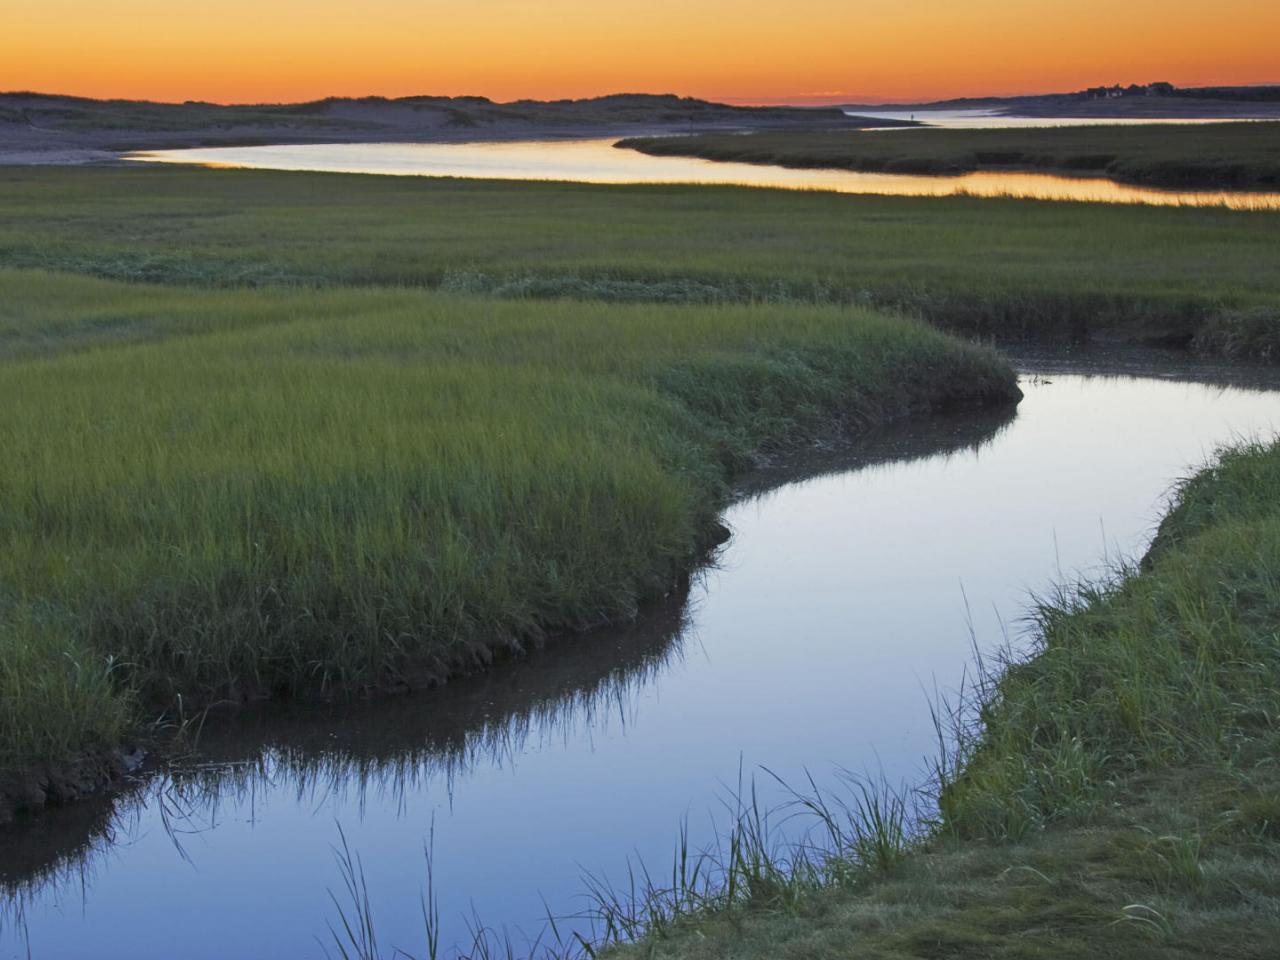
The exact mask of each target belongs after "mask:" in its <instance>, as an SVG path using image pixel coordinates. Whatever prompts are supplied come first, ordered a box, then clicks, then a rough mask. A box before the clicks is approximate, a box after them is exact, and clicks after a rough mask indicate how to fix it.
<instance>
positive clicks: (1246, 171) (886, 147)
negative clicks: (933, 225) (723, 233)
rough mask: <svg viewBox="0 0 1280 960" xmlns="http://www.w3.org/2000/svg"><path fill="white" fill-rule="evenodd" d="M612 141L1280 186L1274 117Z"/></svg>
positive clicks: (700, 150)
mask: <svg viewBox="0 0 1280 960" xmlns="http://www.w3.org/2000/svg"><path fill="white" fill-rule="evenodd" d="M617 145H618V146H619V147H623V148H629V149H633V150H639V151H640V152H642V153H648V154H653V155H656V156H681V157H702V158H704V159H708V160H722V161H734V162H738V163H768V164H779V165H781V166H785V167H828V168H837V169H846V170H862V171H868V172H883V173H909V174H934V175H939V174H941V175H947V174H960V173H969V172H972V171H975V170H988V169H996V170H1008V169H1017V170H1030V171H1048V172H1055V173H1064V174H1077V175H1079V174H1087V175H1093V176H1104V177H1110V178H1111V179H1114V180H1119V181H1121V182H1126V183H1138V184H1145V185H1152V186H1159V187H1172V188H1188V187H1190V188H1209V189H1223V188H1229V189H1240V188H1246V189H1275V188H1276V187H1277V186H1280V160H1277V156H1280V124H1276V123H1212V124H1196V125H1192V126H1189V125H1187V124H1177V123H1171V124H1150V125H1145V124H1144V125H1142V126H1134V127H1126V126H1119V125H1115V124H1110V125H1108V124H1099V125H1096V126H1078V127H1030V128H1019V129H988V130H896V131H895V130H865V131H864V130H859V131H822V130H804V131H787V132H775V131H757V132H755V133H751V134H745V135H744V134H725V133H706V134H700V135H696V136H687V137H633V138H630V139H626V140H622V141H619V143H618V144H617Z"/></svg>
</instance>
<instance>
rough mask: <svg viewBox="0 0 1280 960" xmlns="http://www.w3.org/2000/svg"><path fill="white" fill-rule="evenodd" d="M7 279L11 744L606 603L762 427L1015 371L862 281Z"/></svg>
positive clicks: (980, 387) (504, 642) (649, 586)
mask: <svg viewBox="0 0 1280 960" xmlns="http://www.w3.org/2000/svg"><path fill="white" fill-rule="evenodd" d="M0 290H3V291H4V292H5V294H6V297H5V299H4V301H3V302H4V303H5V307H4V315H5V323H4V328H5V330H6V333H7V335H8V339H9V342H10V350H9V354H10V356H11V359H9V360H7V361H0V362H3V363H4V377H3V379H2V382H0V397H2V399H3V404H4V408H5V411H6V413H5V416H4V418H3V419H0V448H3V449H4V450H5V453H6V456H5V458H4V460H3V462H2V463H0V505H2V506H0V529H3V533H4V538H5V542H6V550H5V551H4V554H3V556H2V557H0V590H2V591H3V592H2V593H0V647H3V651H4V656H3V657H0V663H3V664H4V667H3V669H0V684H2V685H3V686H2V687H0V704H3V708H0V719H3V721H4V726H3V727H2V728H0V767H5V768H10V769H12V768H14V767H18V766H21V765H23V764H24V763H30V762H32V761H34V760H42V759H48V758H50V757H53V756H57V755H60V754H63V753H66V752H67V751H68V750H73V749H74V745H75V744H76V743H79V744H81V745H83V746H99V745H108V744H110V742H111V739H112V737H113V736H115V735H117V734H118V733H119V731H120V728H121V725H122V724H123V723H124V722H126V719H127V718H128V717H130V716H135V717H136V716H137V715H138V711H156V710H170V711H172V710H174V709H176V708H177V707H178V705H179V704H181V705H182V707H183V709H184V710H186V711H187V712H188V714H190V711H193V710H198V709H199V707H200V705H201V704H206V703H209V702H211V701H214V700H217V699H219V698H230V699H242V698H245V697H257V696H264V695H283V694H291V695H349V694H352V693H361V692H374V691H378V690H382V689H385V688H387V687H396V686H403V685H406V684H407V685H411V686H416V685H423V684H430V683H435V682H439V681H441V680H443V679H445V678H447V677H449V676H452V675H455V674H457V673H460V672H465V671H467V670H471V669H474V668H477V667H480V666H483V665H485V664H487V663H489V662H491V661H492V660H493V659H494V658H495V657H498V656H502V655H504V654H507V653H512V652H518V651H520V650H522V649H525V648H526V647H527V646H529V645H530V644H535V643H538V642H541V641H542V640H543V639H544V638H545V637H547V636H548V635H551V634H555V633H559V632H572V631H581V630H585V629H587V628H590V627H593V626H597V625H600V624H603V623H607V622H611V621H616V620H624V619H627V618H630V617H632V616H634V615H635V613H636V611H637V609H638V608H639V606H640V604H642V603H643V602H645V601H646V600H651V599H655V598H660V597H661V596H663V595H664V594H666V593H669V592H671V591H672V590H674V589H676V588H677V586H678V582H679V580H680V578H681V576H682V575H683V574H684V573H685V572H687V571H688V569H689V568H690V566H691V565H692V564H693V563H694V562H695V561H696V560H697V558H698V557H699V556H700V555H701V554H702V553H703V552H704V551H705V549H706V548H707V545H708V543H709V536H710V534H711V531H712V529H713V527H714V523H715V516H716V514H717V512H718V511H719V509H720V508H721V507H723V505H724V504H725V502H726V499H727V497H728V495H729V480H730V479H731V477H732V476H733V475H734V474H735V473H736V472H738V471H740V470H741V469H742V468H743V467H744V465H745V464H746V463H747V457H748V455H749V454H751V453H752V452H754V451H757V450H759V449H760V448H761V447H762V446H767V445H769V444H782V445H788V444H799V443H803V442H804V441H805V439H806V438H809V437H813V436H816V435H818V434H821V433H833V432H834V433H839V432H840V431H857V430H860V429H862V428H865V427H867V426H868V425H870V424H874V423H878V422H883V421H884V420H887V419H890V418H893V417H895V416H898V415H901V414H904V413H907V412H909V411H911V410H923V409H930V408H935V407H945V406H954V405H957V404H960V405H963V404H967V403H984V402H1003V403H1009V402H1011V401H1012V400H1014V399H1015V398H1016V396H1017V389H1016V386H1015V385H1014V378H1013V375H1012V373H1011V371H1010V370H1009V369H1008V368H1007V367H1006V366H1005V365H1004V364H1003V363H1002V362H1000V361H999V360H997V359H996V358H995V356H994V355H993V354H990V353H988V352H986V351H984V350H981V349H978V348H972V347H966V346H963V345H961V344H959V343H957V342H955V341H953V340H950V339H948V338H946V337H945V336H943V335H941V334H938V333H936V332H934V331H932V330H930V329H928V328H927V327H925V326H924V325H923V324H919V323H910V322H905V321H902V320H900V319H897V318H892V317H886V316H883V315H878V314H875V313H873V312H871V311H869V310H865V309H857V308H853V309H849V308H845V309H840V308H816V307H804V306H792V307H785V308H784V307H772V308H768V309H765V308H759V307H669V306H666V307H657V306H609V305H604V304H599V303H575V302H568V301H565V302H557V303H545V304H533V303H520V302H503V301H492V300H489V301H486V300H477V299H470V298H465V297H460V296H448V295H443V294H430V293H426V292H422V291H407V290H401V291H396V290H390V291H380V290H335V291H323V292H321V291H314V290H313V291H287V290H286V291H257V292H255V291H243V290H242V291H208V292H196V291H190V290H184V291H177V290H172V289H167V288H161V289H155V288H150V287H133V286H127V285H122V284H116V283H109V282H104V281H94V280H88V279H75V278H67V277H60V276H55V275H50V274H43V273H39V272H30V271H26V272H23V271H0ZM122 331H123V332H122Z"/></svg>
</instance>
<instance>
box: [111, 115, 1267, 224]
mask: <svg viewBox="0 0 1280 960" xmlns="http://www.w3.org/2000/svg"><path fill="white" fill-rule="evenodd" d="M1045 122H1047V121H1045ZM615 142H616V138H605V139H598V138H597V139H587V140H508V141H496V142H475V143H339V144H297V143H295V144H283V145H276V146H257V147H196V148H188V149H182V150H151V151H145V152H139V153H134V154H131V155H129V159H132V160H138V161H147V162H154V163H188V164H198V165H201V166H209V167H243V168H246V169H254V170H310V171H319V172H327V173H374V174H396V175H417V176H430V177H462V178H466V179H501V180H557V181H573V182H577V183H615V184H623V183H694V184H737V185H742V186H750V187H773V188H784V189H791V190H826V191H832V192H835V193H851V194H881V195H890V196H910V197H939V196H950V195H952V194H967V195H970V196H976V197H1004V196H1012V197H1034V198H1037V199H1041V200H1076V201H1085V202H1090V203H1140V204H1151V205H1157V206H1169V205H1172V206H1227V207H1232V208H1236V209H1243V210H1277V209H1280V193H1261V192H1257V193H1251V192H1244V191H1221V190H1218V191H1213V190H1199V191H1193V190H1161V189H1157V188H1154V187H1139V186H1133V185H1131V184H1124V183H1116V182H1115V181H1113V180H1108V179H1105V178H1103V177H1063V176H1055V175H1053V174H1048V173H1023V172H1019V171H980V172H977V173H967V174H962V175H959V176H924V175H907V174H893V173H859V172H856V171H852V170H795V169H789V168H787V167H777V166H771V165H768V164H754V163H728V162H721V161H715V160H700V159H697V158H692V157H653V156H648V155H646V154H643V153H639V152H637V151H635V150H619V149H616V148H615V147H614V143H615Z"/></svg>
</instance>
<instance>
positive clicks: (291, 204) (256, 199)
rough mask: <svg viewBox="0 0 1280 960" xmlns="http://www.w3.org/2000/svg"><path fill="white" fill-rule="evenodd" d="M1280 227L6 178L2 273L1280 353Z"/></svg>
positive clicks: (1069, 214) (221, 173)
mask: <svg viewBox="0 0 1280 960" xmlns="http://www.w3.org/2000/svg"><path fill="white" fill-rule="evenodd" d="M928 132H929V131H908V133H907V135H909V136H912V137H914V136H918V135H920V134H921V133H928ZM948 132H949V131H948ZM1277 222H1280V221H1278V219H1277V215H1276V214H1275V213H1264V212H1256V213H1255V212H1239V211H1235V212H1233V211H1227V210H1221V209H1172V208H1170V209H1157V208H1150V207H1135V206H1119V205H1116V206H1106V205H1099V204H1072V203H1044V202H1036V201H1015V200H991V199H973V198H963V197H953V198H906V197H851V196H836V195H832V194H821V193H803V192H791V191H774V190H753V189H745V188H734V187H724V188H715V187H705V186H699V187H664V186H641V187H628V186H613V187H608V186H589V185H573V184H549V183H503V182H483V181H449V180H435V179H427V178H415V177H379V176H356V175H343V174H301V173H271V172H250V171H228V170H188V169H175V168H166V169H100V168H99V169H55V168H43V169H41V168H9V169H0V265H8V266H17V267H38V268H41V269H48V270H56V271H61V272H71V273H85V274H92V275H94V276H99V277H105V278H110V279H118V280H129V281H145V282H153V283H164V284H181V285H187V286H201V287H225V286H232V287H239V286H272V285H284V286H298V285H303V286H309V287H324V286H378V285H407V286H426V287H432V288H441V289H446V290H453V291H459V292H472V293H486V294H496V295H499V296H504V297H517V298H549V297H565V296H568V297H575V298H585V299H601V300H609V301H615V302H616V301H646V302H660V303H690V302H693V303H731V302H762V301H763V302H772V303H814V302H819V303H857V304H865V305H874V306H882V307H893V308H901V309H905V310H907V311H909V312H912V313H914V314H917V315H920V316H922V317H924V318H926V319H928V320H930V321H931V322H934V323H937V324H940V325H944V326H946V327H948V328H951V329H956V330H961V331H964V332H967V333H975V334H978V335H980V336H984V337H1000V338H1016V337H1026V336H1033V337H1048V338H1059V339H1066V338H1082V337H1089V336H1094V337H1105V338H1120V339H1157V340H1166V341H1169V342H1176V343H1188V342H1195V343H1196V344H1198V345H1200V346H1203V347H1205V348H1207V349H1215V350H1220V351H1223V352H1226V353H1228V354H1231V355H1243V356H1267V355H1271V356H1278V355H1280V350H1277V340H1278V339H1280V320H1278V314H1277V311H1278V310H1280V270H1277V269H1276V266H1277V255H1276V245H1275V238H1276V224H1277Z"/></svg>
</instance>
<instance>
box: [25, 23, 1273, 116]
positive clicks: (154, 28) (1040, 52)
mask: <svg viewBox="0 0 1280 960" xmlns="http://www.w3.org/2000/svg"><path fill="white" fill-rule="evenodd" d="M3 2H4V7H5V8H7V9H3V10H2V16H3V19H2V21H0V22H3V24H4V29H3V31H2V32H0V90H38V91H42V92H56V93H73V94H80V95H84V96H94V97H138V98H148V99H155V100H185V99H201V100H214V101H220V102H263V101H283V100H301V99H311V98H317V97H322V96H329V95H344V96H346V95H352V96H356V95H366V94H380V95H384V96H404V95H409V94H450V95H459V94H482V95H485V96H489V97H492V98H494V99H497V100H511V99H518V98H522V97H530V98H538V99H544V98H559V97H584V96H594V95H598V94H604V93H616V92H648V93H679V94H683V95H689V96H699V97H707V98H711V99H720V100H734V101H741V102H774V101H789V102H823V101H837V100H848V101H853V100H874V101H880V100H917V99H938V98H946V97H954V96H972V95H982V94H1014V93H1036V92H1048V91H1056V90H1074V89H1079V88H1082V87H1085V86H1092V85H1096V84H1102V83H1116V82H1122V83H1130V82H1146V81H1151V80H1169V81H1172V82H1174V83H1178V84H1182V85H1196V84H1244V83H1262V82H1280V43H1278V42H1277V38H1280V2H1277V0H1219V2H1217V3H1215V4H1213V5H1211V6H1209V7H1205V6H1204V5H1202V4H1195V5H1192V4H1190V3H1183V2H1181V0H1127V2H1124V3H1117V2H1115V0H1075V2H1074V3H1070V4H1061V5H1058V6H1056V7H1054V8H1049V7H1048V6H1047V5H1046V4H1043V3H1041V2H1034V0H897V2H891V0H877V2H868V0H791V2H789V3H779V2H776V0H774V2H770V3H759V2H750V0H746V2H742V0H702V2H697V0H687V2H678V0H617V2H610V3H599V2H596V3H592V2H586V0H539V2H535V3H530V2H526V0H471V2H466V3H462V2H450V3H444V2H434V0H364V2H351V0H346V2H342V0H216V2H210V3H183V2H181V0H179V2H174V0H38V2H23V0H3Z"/></svg>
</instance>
